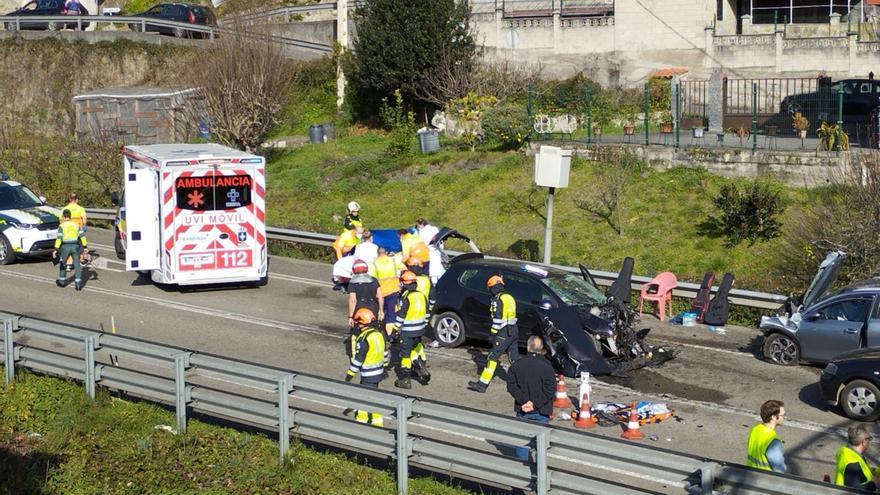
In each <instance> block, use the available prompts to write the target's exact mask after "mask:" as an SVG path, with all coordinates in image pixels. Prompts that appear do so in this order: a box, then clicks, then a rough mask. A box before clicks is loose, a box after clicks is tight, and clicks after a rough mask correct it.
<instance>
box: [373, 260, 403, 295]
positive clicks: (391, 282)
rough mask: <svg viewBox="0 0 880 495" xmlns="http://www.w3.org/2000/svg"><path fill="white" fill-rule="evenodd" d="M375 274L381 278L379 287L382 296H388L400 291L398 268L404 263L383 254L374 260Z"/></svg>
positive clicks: (377, 277)
mask: <svg viewBox="0 0 880 495" xmlns="http://www.w3.org/2000/svg"><path fill="white" fill-rule="evenodd" d="M372 268H373V276H374V277H376V279H377V280H379V288H380V289H381V290H382V296H383V297H384V296H388V295H389V294H394V293H395V292H399V291H400V282H399V281H398V279H397V272H398V270H400V269H402V265H401V264H400V263H399V262H398V261H396V260H395V259H394V258H392V257H391V256H388V255H384V254H383V255H382V256H379V257H378V258H376V261H374V262H373V267H372Z"/></svg>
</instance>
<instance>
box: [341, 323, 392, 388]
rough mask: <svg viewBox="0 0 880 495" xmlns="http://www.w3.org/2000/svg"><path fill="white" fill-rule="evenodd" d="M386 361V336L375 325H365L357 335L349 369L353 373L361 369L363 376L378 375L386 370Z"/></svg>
mask: <svg viewBox="0 0 880 495" xmlns="http://www.w3.org/2000/svg"><path fill="white" fill-rule="evenodd" d="M364 348H366V352H364ZM384 361H385V337H383V336H382V334H380V333H379V331H378V330H376V329H375V328H373V327H364V328H363V329H362V330H361V332H360V334H358V336H357V343H356V344H355V352H353V353H352V356H351V363H350V366H349V369H350V370H351V371H352V372H353V373H357V372H358V371H360V373H361V377H362V378H366V377H370V376H378V375H381V374H382V372H383V371H384V366H383V363H384Z"/></svg>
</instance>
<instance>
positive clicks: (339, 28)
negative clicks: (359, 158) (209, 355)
mask: <svg viewBox="0 0 880 495" xmlns="http://www.w3.org/2000/svg"><path fill="white" fill-rule="evenodd" d="M336 42H337V43H338V44H339V53H338V60H337V61H336V111H338V112H341V111H342V105H343V104H344V103H345V73H344V72H343V71H342V55H343V54H344V53H345V51H346V50H347V49H348V0H336Z"/></svg>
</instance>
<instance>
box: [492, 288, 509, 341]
mask: <svg viewBox="0 0 880 495" xmlns="http://www.w3.org/2000/svg"><path fill="white" fill-rule="evenodd" d="M489 310H490V312H491V313H492V333H498V331H499V330H501V329H502V328H504V327H506V326H514V325H516V300H514V299H513V296H511V295H510V294H508V293H507V292H502V293H500V294H498V295H497V296H495V297H493V298H492V303H491V304H490V305H489Z"/></svg>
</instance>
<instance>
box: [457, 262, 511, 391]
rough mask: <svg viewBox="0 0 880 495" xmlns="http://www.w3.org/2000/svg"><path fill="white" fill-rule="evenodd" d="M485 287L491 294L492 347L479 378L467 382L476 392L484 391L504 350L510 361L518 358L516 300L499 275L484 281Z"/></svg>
mask: <svg viewBox="0 0 880 495" xmlns="http://www.w3.org/2000/svg"><path fill="white" fill-rule="evenodd" d="M486 287H487V288H488V289H489V293H490V294H492V302H491V303H490V305H489V312H490V313H491V315H492V329H491V330H492V335H493V336H494V338H493V340H492V349H491V350H490V351H489V355H488V356H487V358H486V367H485V368H483V371H482V373H480V379H479V380H474V381H470V382H468V388H469V389H471V390H474V391H476V392H485V391H486V389H487V388H489V382H491V381H492V377H493V376H495V369H496V368H497V367H498V359H499V358H501V355H502V354H504V353H505V352H506V353H508V355H509V356H510V361H511V363H513V362H515V361H516V360H517V359H519V347H518V346H519V342H518V341H519V328H518V327H517V324H516V301H515V300H514V299H513V296H511V295H510V294H508V293H507V292H505V290H504V279H503V278H501V275H497V274H496V275H492V276H491V277H489V280H487V281H486Z"/></svg>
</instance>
